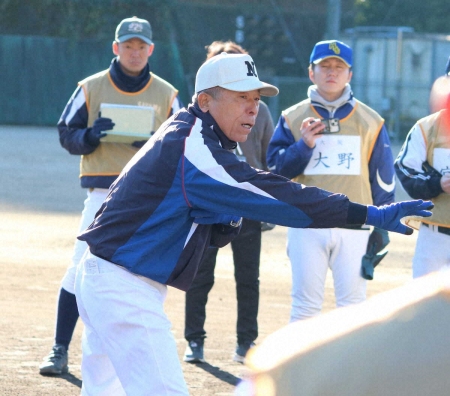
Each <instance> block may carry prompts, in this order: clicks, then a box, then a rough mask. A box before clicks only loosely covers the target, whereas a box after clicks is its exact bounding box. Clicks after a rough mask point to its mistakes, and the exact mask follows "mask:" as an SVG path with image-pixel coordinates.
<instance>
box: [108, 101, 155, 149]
mask: <svg viewBox="0 0 450 396" xmlns="http://www.w3.org/2000/svg"><path fill="white" fill-rule="evenodd" d="M100 117H106V118H111V120H112V122H113V123H114V124H115V125H114V128H113V129H112V130H110V131H104V133H106V134H107V135H106V136H105V137H102V138H101V142H108V143H129V144H131V143H133V142H135V141H137V140H147V139H149V138H150V136H151V133H152V132H154V125H155V109H154V108H153V107H150V106H131V105H122V104H113V103H102V104H100Z"/></svg>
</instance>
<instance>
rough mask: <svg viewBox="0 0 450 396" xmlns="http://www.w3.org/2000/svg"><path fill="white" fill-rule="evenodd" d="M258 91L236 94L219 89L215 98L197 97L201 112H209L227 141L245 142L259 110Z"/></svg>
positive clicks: (205, 95)
mask: <svg viewBox="0 0 450 396" xmlns="http://www.w3.org/2000/svg"><path fill="white" fill-rule="evenodd" d="M260 97H261V95H260V94H259V90H254V91H247V92H236V91H229V90H228V89H221V90H220V91H219V94H218V95H217V97H216V98H213V97H212V96H210V95H207V94H200V95H199V106H200V108H201V109H202V111H204V112H206V111H209V112H210V114H211V115H212V116H213V118H214V119H215V120H216V122H217V124H218V125H219V127H220V129H221V130H222V132H223V133H224V134H225V135H226V136H227V137H228V139H230V140H233V141H235V142H245V141H246V140H247V137H248V135H249V133H250V131H251V129H252V127H253V125H255V120H256V115H257V114H258V110H259V100H260Z"/></svg>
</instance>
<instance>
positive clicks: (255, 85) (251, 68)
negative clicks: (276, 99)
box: [195, 52, 279, 96]
mask: <svg viewBox="0 0 450 396" xmlns="http://www.w3.org/2000/svg"><path fill="white" fill-rule="evenodd" d="M213 87H222V88H225V89H229V90H230V91H239V92H246V91H253V90H255V89H258V90H259V92H260V94H261V95H263V96H276V95H278V92H279V91H278V88H277V87H275V86H273V85H270V84H267V83H265V82H262V81H260V80H259V78H258V73H257V72H256V67H255V62H254V61H253V59H252V57H251V56H250V55H247V54H227V53H226V52H222V53H221V54H220V55H216V56H213V57H212V58H210V59H208V60H207V61H206V62H205V63H203V65H201V66H200V69H198V72H197V76H196V78H195V92H196V93H197V92H200V91H203V90H205V89H208V88H213Z"/></svg>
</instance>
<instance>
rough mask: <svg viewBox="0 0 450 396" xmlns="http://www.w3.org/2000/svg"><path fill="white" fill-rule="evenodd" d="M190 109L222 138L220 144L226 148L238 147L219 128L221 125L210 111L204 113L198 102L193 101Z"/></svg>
mask: <svg viewBox="0 0 450 396" xmlns="http://www.w3.org/2000/svg"><path fill="white" fill-rule="evenodd" d="M188 111H189V112H190V113H192V114H194V115H195V116H196V117H197V118H200V119H201V120H202V121H203V124H206V125H207V126H208V127H209V128H211V129H212V130H213V131H214V132H215V134H216V135H217V137H218V138H219V140H220V144H221V145H222V147H223V148H224V149H226V150H234V149H235V148H236V146H237V143H236V142H234V141H233V140H230V139H228V138H227V136H226V135H225V134H224V133H223V132H222V130H221V129H220V128H219V125H217V122H216V120H215V119H214V118H213V117H212V115H211V114H210V113H209V111H208V112H207V113H204V112H203V111H201V110H200V107H198V104H192V103H191V104H190V105H189V106H188Z"/></svg>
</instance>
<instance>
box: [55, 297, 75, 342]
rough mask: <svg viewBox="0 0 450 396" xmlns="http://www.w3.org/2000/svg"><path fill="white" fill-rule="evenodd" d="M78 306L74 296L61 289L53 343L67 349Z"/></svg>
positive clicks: (73, 328)
mask: <svg viewBox="0 0 450 396" xmlns="http://www.w3.org/2000/svg"><path fill="white" fill-rule="evenodd" d="M78 316H79V314H78V306H77V300H76V298H75V294H72V293H69V292H68V291H67V290H65V289H63V288H61V291H60V293H59V300H58V312H57V318H56V335H55V343H56V344H62V345H64V346H65V347H66V349H69V344H70V341H71V339H72V336H73V332H74V330H75V326H76V324H77V320H78Z"/></svg>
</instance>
